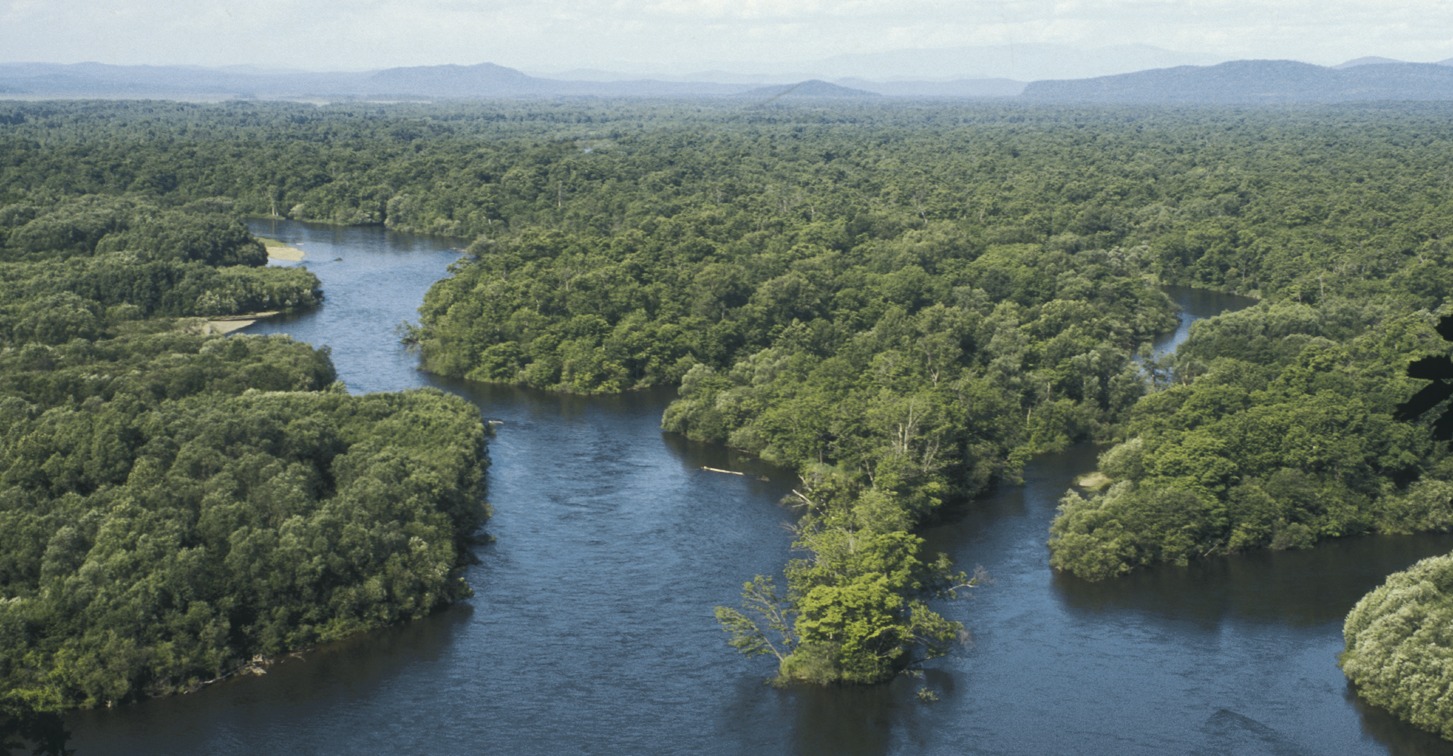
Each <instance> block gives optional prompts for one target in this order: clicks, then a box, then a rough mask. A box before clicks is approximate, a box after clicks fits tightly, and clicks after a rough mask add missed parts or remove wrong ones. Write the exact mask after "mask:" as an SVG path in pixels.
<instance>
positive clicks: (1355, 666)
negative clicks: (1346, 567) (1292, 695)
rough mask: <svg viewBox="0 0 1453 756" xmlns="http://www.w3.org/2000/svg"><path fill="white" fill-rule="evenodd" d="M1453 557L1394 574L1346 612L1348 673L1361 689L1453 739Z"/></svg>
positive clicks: (1409, 718) (1377, 702)
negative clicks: (1452, 692)
mask: <svg viewBox="0 0 1453 756" xmlns="http://www.w3.org/2000/svg"><path fill="white" fill-rule="evenodd" d="M1450 585H1453V555H1448V556H1440V557H1432V558H1429V559H1424V560H1423V561H1421V562H1418V563H1417V564H1415V565H1413V566H1412V567H1410V568H1408V569H1407V570H1404V571H1402V572H1398V573H1395V574H1393V575H1392V576H1391V577H1389V578H1388V579H1387V581H1386V582H1385V583H1383V584H1382V585H1381V586H1379V587H1378V588H1376V589H1375V590H1373V591H1372V593H1369V594H1367V596H1365V597H1363V599H1362V600H1361V601H1359V602H1357V606H1355V607H1353V609H1352V612H1351V613H1349V614H1348V615H1347V622H1346V625H1345V626H1344V628H1343V631H1342V632H1343V636H1344V637H1345V638H1346V640H1347V650H1346V651H1345V652H1343V654H1342V658H1341V664H1342V671H1343V672H1345V673H1347V678H1348V679H1349V680H1351V681H1352V682H1353V684H1354V685H1356V686H1357V694H1358V695H1359V696H1361V697H1362V698H1364V699H1365V700H1366V701H1367V702H1368V703H1371V704H1373V705H1375V706H1379V707H1382V708H1384V709H1387V710H1388V711H1390V712H1392V713H1393V714H1395V715H1397V716H1398V717H1400V718H1402V719H1405V720H1407V721H1409V722H1411V723H1412V724H1414V725H1417V726H1418V727H1421V728H1423V729H1425V730H1431V731H1432V732H1435V733H1437V734H1439V735H1441V736H1443V737H1444V738H1447V739H1449V740H1453V695H1450V693H1449V691H1450V689H1453V663H1450V661H1453V657H1450V655H1449V649H1450V648H1453V638H1450V637H1449V632H1450V630H1453V591H1450V590H1449V586H1450Z"/></svg>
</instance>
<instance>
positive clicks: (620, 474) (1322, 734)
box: [67, 222, 1453, 756]
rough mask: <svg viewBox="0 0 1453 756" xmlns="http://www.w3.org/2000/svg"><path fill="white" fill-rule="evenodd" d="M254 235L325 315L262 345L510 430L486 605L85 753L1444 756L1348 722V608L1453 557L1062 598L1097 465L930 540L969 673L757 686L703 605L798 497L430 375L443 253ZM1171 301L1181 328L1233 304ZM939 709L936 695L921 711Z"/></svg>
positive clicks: (1022, 492) (1364, 555) (92, 721)
mask: <svg viewBox="0 0 1453 756" xmlns="http://www.w3.org/2000/svg"><path fill="white" fill-rule="evenodd" d="M253 230H254V231H255V232H256V233H261V234H268V235H272V236H276V237H278V238H280V239H282V240H284V241H286V242H289V243H291V244H295V245H297V246H299V247H301V248H302V249H303V250H304V251H305V252H306V253H307V255H308V259H307V260H306V261H305V262H304V264H305V265H307V266H308V267H309V268H310V269H311V270H313V271H314V272H315V273H317V274H318V276H319V277H320V278H321V279H322V280H323V284H324V289H325V292H326V296H327V299H326V301H325V303H324V305H323V306H322V307H320V308H319V309H318V310H316V311H314V312H311V313H307V314H304V315H300V316H296V317H293V318H289V319H281V320H275V321H269V322H264V323H259V324H258V325H256V326H254V327H253V328H252V329H250V332H252V333H288V334H292V335H293V336H294V337H296V338H299V339H302V340H306V341H309V342H311V343H314V344H318V345H326V346H329V347H330V348H331V349H332V352H333V359H334V361H335V363H336V364H337V365H338V370H339V374H340V377H341V378H342V379H343V380H344V381H345V382H346V383H347V384H348V385H349V387H350V389H351V390H353V391H358V392H363V391H381V390H396V389H403V388H410V387H416V386H427V385H435V386H439V387H441V388H444V389H445V390H449V391H453V392H455V393H458V394H460V395H462V396H465V397H467V398H469V399H471V400H472V401H474V402H476V403H477V404H478V405H479V406H480V409H481V412H482V413H483V414H484V416H485V417H487V418H490V419H493V420H497V421H500V424H499V425H498V428H497V433H498V435H497V437H496V438H495V439H494V441H493V442H492V445H491V447H490V449H491V456H492V459H493V467H492V468H491V470H490V477H489V498H490V500H491V502H492V503H493V505H494V509H495V516H494V518H493V519H492V520H491V521H490V522H489V525H488V531H489V533H490V534H491V535H492V536H493V537H494V538H495V541H494V542H493V543H491V544H489V545H486V546H481V547H480V548H479V549H478V550H477V556H478V558H479V563H478V564H477V565H475V566H474V567H472V568H471V569H470V570H469V575H468V577H469V580H470V582H471V584H472V585H473V586H474V589H475V594H476V595H475V597H474V598H473V599H471V600H470V601H468V602H465V603H463V604H461V605H458V606H456V607H453V608H451V609H449V610H447V611H444V612H442V613H440V614H438V615H435V616H433V617H431V618H428V619H426V620H423V621H420V622H416V623H413V624H410V625H408V626H405V627H399V628H393V629H389V630H385V631H382V632H377V633H373V634H370V635H367V636H365V637H361V638H357V639H354V640H352V641H349V642H346V643H342V644H338V645H335V646H331V647H327V648H323V649H319V650H316V651H314V652H312V653H309V654H307V655H304V656H303V657H301V658H298V659H294V660H289V661H286V662H284V663H281V664H279V665H276V666H275V667H273V668H272V670H270V671H269V673H268V674H267V675H266V676H264V677H259V678H249V679H238V680H231V681H228V682H226V683H222V684H219V685H216V686H213V687H211V688H209V689H207V690H205V691H202V692H200V693H198V694H195V695H190V696H182V697H175V698H169V699H163V700H157V701H148V702H144V703H140V704H136V705H131V706H125V707H121V708H118V709H115V710H110V711H93V712H80V713H76V714H74V715H71V716H70V717H68V719H67V725H68V726H69V727H70V729H71V731H72V733H73V736H74V737H73V742H72V745H73V747H75V748H77V750H78V752H79V753H80V754H82V756H85V755H86V754H111V753H118V754H163V753H199V754H200V753H209V754H254V753H320V754H352V753H441V754H454V753H501V754H537V753H538V754H565V753H572V754H573V753H599V754H624V753H631V754H635V753H651V754H655V753H716V754H749V753H750V754H792V753H798V754H890V753H891V754H918V753H932V754H937V753H955V754H956V753H1013V754H1043V753H1077V754H1079V753H1107V754H1108V753H1114V754H1133V753H1146V754H1163V753H1216V754H1222V753H1286V754H1292V753H1308V754H1325V753H1337V754H1357V753H1389V752H1391V753H1437V752H1444V750H1445V749H1444V745H1443V744H1442V743H1441V742H1440V741H1437V740H1436V739H1434V738H1431V737H1428V736H1424V735H1423V734H1421V733H1419V732H1417V731H1415V730H1412V729H1411V728H1408V727H1406V726H1404V725H1402V724H1400V723H1398V722H1396V721H1395V720H1392V719H1391V718H1389V717H1386V716H1384V715H1381V714H1379V713H1377V712H1375V711H1372V710H1368V709H1365V708H1364V707H1362V706H1360V705H1359V704H1358V703H1357V702H1356V700H1355V698H1354V697H1353V696H1352V695H1351V693H1350V691H1349V690H1348V689H1347V685H1346V683H1345V681H1344V679H1343V677H1342V675H1341V673H1340V672H1339V671H1338V669H1337V667H1336V654H1337V652H1338V651H1339V650H1340V649H1341V622H1342V617H1343V616H1344V615H1345V614H1346V612H1347V610H1348V609H1349V608H1350V607H1351V605H1352V604H1353V603H1354V602H1355V601H1356V600H1357V598H1359V597H1360V596H1361V595H1362V594H1363V593H1365V592H1366V591H1367V590H1368V589H1370V588H1371V587H1372V586H1373V585H1375V584H1376V583H1378V582H1379V581H1381V579H1382V578H1383V577H1384V576H1385V575H1386V574H1387V573H1389V572H1391V571H1394V570H1397V569H1401V568H1402V567H1405V566H1406V565H1408V564H1410V563H1411V562H1413V561H1415V560H1416V559H1417V558H1419V557H1421V556H1426V555H1429V554H1434V553H1446V552H1448V551H1450V550H1453V538H1448V537H1417V538H1401V539H1392V538H1383V539H1360V540H1352V541H1346V542H1342V543H1336V544H1332V545H1329V546H1324V547H1320V548H1317V549H1315V550H1311V551H1305V552H1292V553H1276V554H1270V553H1268V554H1258V555H1252V556H1244V557H1238V558H1235V559H1217V560H1208V561H1205V562H1202V563H1198V564H1196V565H1193V566H1192V567H1190V568H1182V569H1177V568H1162V569H1155V570H1147V571H1144V572H1142V573H1138V574H1135V575H1132V576H1130V577H1129V578H1126V579H1122V580H1117V581H1111V582H1108V583H1101V584H1089V583H1084V582H1081V581H1077V580H1073V579H1067V578H1062V577H1057V576H1055V575H1054V574H1053V573H1052V572H1051V571H1050V570H1049V566H1048V554H1047V551H1046V549H1045V545H1044V544H1045V539H1046V536H1047V532H1048V525H1049V521H1050V519H1051V518H1052V517H1053V514H1054V509H1055V506H1056V502H1057V501H1058V499H1059V497H1060V496H1061V495H1062V494H1063V492H1064V491H1065V489H1066V488H1067V487H1068V486H1069V484H1070V481H1071V480H1073V478H1074V477H1075V476H1076V475H1077V474H1079V473H1082V472H1085V471H1087V470H1089V469H1091V468H1093V466H1094V456H1095V450H1094V449H1091V448H1089V447H1083V446H1082V447H1078V448H1075V449H1071V450H1070V451H1068V452H1066V453H1063V454H1058V455H1050V456H1045V457H1042V458H1039V459H1037V460H1035V461H1034V462H1033V463H1031V464H1030V465H1029V467H1028V469H1027V470H1026V474H1025V484H1024V485H1023V486H1006V487H1004V488H1002V489H1001V490H1000V491H999V492H998V493H997V494H995V495H993V496H991V497H990V498H988V499H986V500H984V501H983V502H981V503H980V504H978V505H976V506H974V507H972V508H971V510H970V513H969V514H967V515H965V516H964V517H963V518H962V519H960V520H958V521H956V522H953V523H951V524H948V525H945V526H942V527H939V528H936V529H934V530H933V531H931V532H930V533H928V534H927V536H928V538H929V540H930V542H931V545H932V546H933V547H934V548H936V549H939V550H943V551H947V552H949V553H950V554H951V555H952V556H953V558H954V559H955V561H956V562H957V563H958V564H959V565H960V566H962V567H965V568H971V567H973V566H974V565H983V566H984V567H985V568H986V569H987V570H988V572H989V573H990V575H991V577H992V578H993V581H992V582H991V583H989V584H987V585H985V586H982V587H980V588H977V589H975V591H974V592H973V596H972V597H971V598H969V599H966V600H963V601H960V602H956V603H954V604H950V605H948V606H946V607H945V611H946V613H948V614H949V615H950V616H952V617H954V618H957V619H961V620H962V621H964V622H965V623H966V624H967V625H968V627H969V628H970V629H971V630H972V632H973V639H972V641H971V643H970V644H969V645H968V646H966V647H965V648H964V649H963V650H962V651H961V652H958V653H956V654H954V655H952V656H950V657H947V658H945V659H942V660H938V661H936V662H935V663H934V664H933V665H932V666H931V667H930V668H929V669H928V670H927V672H926V674H925V676H924V677H923V678H922V679H914V678H902V679H900V680H898V681H896V682H894V683H892V684H889V685H886V686H881V687H877V688H870V689H828V690H817V689H788V690H778V689H774V688H771V687H768V686H766V685H764V684H763V681H764V680H765V679H766V678H767V677H768V676H769V675H770V674H771V672H772V662H770V661H769V660H763V659H760V658H759V659H744V658H741V657H739V656H738V655H736V654H735V652H733V651H732V650H731V649H730V648H728V647H727V646H726V644H725V642H724V636H723V634H722V633H721V631H720V630H719V629H718V628H717V626H716V623H715V621H714V619H713V618H712V607H714V606H715V605H717V604H721V603H731V602H734V601H735V598H736V595H737V593H738V591H739V590H740V587H741V583H742V581H744V580H746V579H748V578H750V577H751V576H752V575H753V574H756V573H759V572H762V573H774V572H777V571H779V570H780V569H781V567H782V565H783V563H784V562H785V561H786V560H787V559H788V557H789V554H788V543H789V541H790V535H789V533H788V532H787V530H786V528H785V527H784V526H786V525H787V524H788V523H790V522H791V520H792V516H791V513H790V512H788V511H787V510H785V509H783V508H781V507H780V506H778V504H777V501H778V500H779V499H780V498H781V496H782V495H783V494H784V493H785V492H786V490H787V487H788V484H789V483H790V477H789V476H787V475H786V474H784V473H783V472H782V471H780V470H775V469H771V468H767V467H765V466H762V465H760V464H758V463H754V462H753V461H751V460H747V459H739V458H736V457H735V456H734V455H732V454H730V453H729V452H727V451H725V450H722V449H719V448H713V447H703V446H700V445H696V444H690V443H687V442H684V441H681V440H680V439H677V438H674V437H671V436H667V435H664V434H662V433H661V432H660V430H659V428H658V423H659V418H660V412H661V410H662V409H663V408H664V406H665V404H666V402H667V401H669V398H670V397H669V394H666V393H659V392H658V393H644V394H631V395H627V396H623V397H610V398H589V399H586V398H571V397H560V396H554V395H546V394H539V393H535V392H527V391H520V390H510V389H499V388H490V387H483V386H478V385H472V384H464V383H447V382H441V381H438V380H436V379H432V378H430V377H429V376H427V375H424V374H422V373H419V372H418V371H417V370H416V369H415V367H414V365H415V361H414V358H413V356H412V355H409V354H407V353H406V352H404V351H403V350H402V349H401V348H400V347H399V346H398V336H397V326H398V325H399V324H400V323H401V322H404V321H408V320H412V319H414V318H415V314H414V310H415V308H416V307H417V306H418V303H419V302H420V300H421V299H422V296H423V292H424V291H425V290H426V289H427V287H428V286H429V284H431V283H432V282H433V281H435V280H437V279H438V278H439V277H441V276H443V275H445V274H446V268H447V266H448V264H449V263H450V262H451V261H452V260H454V259H455V258H456V257H457V256H458V253H457V252H455V251H453V250H451V249H450V248H449V245H450V243H449V242H448V241H447V240H438V239H429V238H422V237H410V236H404V235H396V234H391V233H387V232H385V231H383V230H381V229H340V228H331V227H318V226H308V225H303V224H295V223H279V224H276V225H273V224H269V223H266V222H261V223H258V224H255V225H254V228H253ZM1172 295H1173V296H1174V297H1176V298H1177V299H1178V300H1179V301H1180V302H1181V303H1182V305H1183V307H1185V308H1187V311H1188V313H1189V314H1190V315H1191V318H1194V317H1201V316H1205V315H1208V314H1212V313H1214V312H1216V311H1219V310H1221V309H1224V308H1226V307H1234V306H1238V305H1239V304H1241V303H1240V302H1237V301H1235V300H1226V299H1221V298H1217V297H1215V296H1214V295H1209V296H1208V295H1206V294H1205V293H1203V292H1192V291H1181V290H1176V291H1172ZM1191 318H1188V319H1187V320H1186V321H1185V322H1184V323H1183V326H1188V325H1189V320H1190V319H1191ZM1178 334H1180V332H1178ZM1181 338H1183V335H1181ZM1177 343H1178V342H1177ZM1163 346H1164V345H1163ZM703 466H709V467H716V468H725V469H733V470H740V471H744V472H746V473H748V475H745V476H735V475H723V474H718V473H712V472H707V471H704V470H702V469H701V468H702V467H703ZM764 478H765V480H764ZM924 686H927V687H929V688H930V689H932V690H934V691H936V692H937V694H938V695H939V698H940V700H938V701H937V702H935V703H922V702H920V701H918V699H917V696H916V695H915V694H916V692H917V691H918V689H919V688H921V687H924Z"/></svg>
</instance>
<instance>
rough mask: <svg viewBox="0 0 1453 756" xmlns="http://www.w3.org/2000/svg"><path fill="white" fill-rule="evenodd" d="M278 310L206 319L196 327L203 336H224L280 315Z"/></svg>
mask: <svg viewBox="0 0 1453 756" xmlns="http://www.w3.org/2000/svg"><path fill="white" fill-rule="evenodd" d="M281 314H282V312H281V311H280V310H268V311H266V312H252V313H247V314H245V315H224V316H221V317H216V318H207V319H206V320H203V321H202V323H201V324H200V325H199V326H198V327H199V329H200V330H201V332H202V334H203V335H206V336H226V335H227V334H229V333H233V332H235V331H240V330H242V329H244V328H246V327H248V326H250V325H252V324H253V323H256V322H257V321H259V320H263V319H265V318H271V317H275V316H277V315H281Z"/></svg>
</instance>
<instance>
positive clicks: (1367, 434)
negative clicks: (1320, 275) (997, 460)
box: [1050, 304, 1453, 579]
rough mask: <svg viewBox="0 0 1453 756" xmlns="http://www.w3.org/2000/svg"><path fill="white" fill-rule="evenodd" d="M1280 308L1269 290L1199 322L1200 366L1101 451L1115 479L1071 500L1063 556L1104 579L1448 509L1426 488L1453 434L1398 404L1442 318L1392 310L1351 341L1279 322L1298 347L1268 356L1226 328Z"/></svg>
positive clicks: (1054, 535)
mask: <svg viewBox="0 0 1453 756" xmlns="http://www.w3.org/2000/svg"><path fill="white" fill-rule="evenodd" d="M1343 306H1344V307H1348V308H1352V307H1355V306H1354V305H1351V304H1344V305H1343ZM1324 308H1325V309H1328V310H1331V309H1333V306H1332V305H1330V304H1329V305H1325V306H1324ZM1277 312H1278V308H1277V307H1276V306H1267V305H1262V306H1258V307H1256V308H1252V310H1249V311H1245V312H1242V313H1238V314H1237V317H1234V318H1222V319H1218V320H1217V321H1212V322H1210V323H1208V324H1207V327H1205V328H1198V329H1196V330H1195V331H1194V332H1193V334H1192V337H1191V340H1190V341H1189V342H1188V343H1187V344H1186V346H1185V349H1186V351H1187V353H1188V354H1189V355H1191V356H1192V357H1193V359H1194V360H1195V361H1196V362H1195V365H1196V369H1199V370H1203V371H1204V372H1202V373H1200V374H1199V375H1197V376H1196V377H1195V379H1194V380H1192V381H1190V382H1189V383H1179V384H1177V385H1173V386H1171V387H1169V388H1167V389H1166V390H1164V391H1163V392H1160V393H1158V394H1154V395H1152V396H1149V397H1146V399H1145V400H1144V401H1142V402H1141V403H1140V404H1139V405H1138V406H1137V407H1136V409H1135V410H1134V411H1133V412H1132V417H1131V421H1130V423H1129V425H1128V427H1127V436H1128V437H1129V440H1128V441H1126V442H1123V443H1122V444H1120V445H1118V446H1116V447H1114V448H1112V449H1110V450H1109V451H1107V452H1106V453H1105V454H1104V455H1102V457H1101V465H1100V466H1101V470H1102V472H1104V473H1105V474H1106V475H1108V476H1109V477H1110V478H1112V479H1113V480H1114V481H1115V483H1114V484H1113V485H1111V486H1110V487H1109V488H1108V489H1107V490H1105V491H1103V492H1101V493H1097V494H1092V495H1091V496H1089V497H1088V498H1086V497H1084V496H1082V495H1081V494H1079V493H1076V492H1070V493H1068V494H1067V495H1066V496H1065V498H1064V500H1063V501H1062V502H1061V508H1060V513H1059V515H1058V517H1056V519H1055V521H1054V523H1053V525H1052V526H1051V535H1050V549H1051V563H1052V564H1053V565H1054V566H1055V567H1056V568H1057V569H1062V570H1067V571H1070V572H1073V573H1075V574H1077V575H1079V576H1081V577H1085V578H1089V579H1099V578H1104V577H1110V576H1113V575H1118V574H1123V573H1124V572H1127V571H1129V570H1130V569H1132V568H1135V567H1138V566H1142V565H1147V564H1153V563H1157V562H1173V563H1179V564H1185V563H1186V562H1187V561H1188V560H1190V559H1193V558H1197V557H1200V556H1205V555H1208V554H1224V553H1230V552H1236V551H1242V550H1245V549H1252V548H1265V547H1270V548H1274V549H1282V548H1300V547H1306V546H1310V545H1312V544H1313V543H1315V542H1316V541H1318V540H1321V539H1323V538H1332V537H1339V536H1346V535H1355V534H1359V533H1367V532H1408V531H1411V530H1425V529H1447V527H1448V525H1449V523H1450V522H1453V504H1450V502H1449V501H1447V500H1443V501H1438V500H1437V499H1436V496H1431V497H1430V496H1429V493H1430V492H1431V491H1432V490H1433V489H1434V488H1440V487H1441V485H1440V484H1439V483H1437V482H1436V481H1447V480H1448V478H1447V477H1446V476H1447V474H1448V472H1449V470H1448V464H1447V460H1446V450H1445V449H1443V448H1441V447H1439V446H1435V445H1434V443H1433V439H1432V437H1431V434H1430V433H1429V432H1428V429H1427V428H1425V427H1418V426H1410V425H1407V424H1404V423H1402V422H1399V421H1397V420H1396V419H1395V418H1394V414H1395V412H1396V409H1397V399H1398V397H1401V396H1406V395H1407V394H1408V393H1409V392H1410V387H1411V381H1409V380H1408V379H1407V378H1406V376H1404V375H1403V370H1402V366H1403V365H1404V364H1405V360H1406V357H1405V355H1408V354H1410V353H1416V352H1417V351H1419V350H1426V349H1432V348H1435V345H1436V344H1437V337H1436V334H1435V333H1434V332H1433V328H1432V318H1431V317H1428V316H1426V315H1424V316H1417V315H1409V316H1388V317H1385V318H1382V319H1378V320H1375V321H1374V322H1373V323H1372V324H1371V325H1370V326H1369V327H1368V328H1367V329H1366V330H1365V331H1363V332H1362V333H1360V334H1359V335H1357V336H1355V337H1352V338H1350V339H1348V340H1346V341H1343V342H1340V343H1339V342H1335V341H1331V340H1329V339H1327V338H1326V337H1325V336H1320V335H1315V334H1313V335H1311V336H1313V337H1312V338H1307V339H1300V340H1299V339H1294V338H1291V336H1290V335H1284V336H1281V337H1279V338H1280V340H1281V342H1282V344H1283V346H1282V347H1281V349H1282V350H1285V351H1289V350H1288V349H1287V348H1286V346H1285V345H1286V344H1287V343H1288V342H1290V343H1294V344H1300V345H1301V348H1300V349H1299V350H1298V351H1297V352H1296V353H1295V354H1294V355H1293V356H1291V357H1289V358H1286V359H1284V360H1275V359H1273V361H1272V364H1270V365H1267V364H1258V362H1256V360H1260V359H1265V354H1266V353H1265V351H1264V342H1263V341H1262V340H1260V339H1256V338H1251V339H1240V340H1236V339H1226V338H1224V336H1225V335H1224V334H1223V333H1222V331H1223V329H1225V328H1231V329H1235V330H1240V329H1241V328H1242V324H1245V323H1248V322H1261V323H1266V322H1267V321H1268V320H1272V319H1274V317H1275V315H1276V313H1277ZM1218 345H1219V346H1218ZM1203 360H1204V362H1202V361H1203ZM1414 481H1417V484H1416V485H1410V484H1412V483H1413V482H1414Z"/></svg>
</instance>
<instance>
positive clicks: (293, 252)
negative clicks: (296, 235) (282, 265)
mask: <svg viewBox="0 0 1453 756" xmlns="http://www.w3.org/2000/svg"><path fill="white" fill-rule="evenodd" d="M257 240H258V241H260V242H262V246H263V247H265V248H266V249H267V259H268V260H269V261H273V260H278V261H282V262H302V261H303V258H304V257H306V256H307V255H306V253H304V252H303V250H301V249H298V248H297V247H294V246H292V245H291V244H284V243H283V242H280V241H278V240H277V239H269V238H268V237H266V236H259V237H257Z"/></svg>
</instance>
